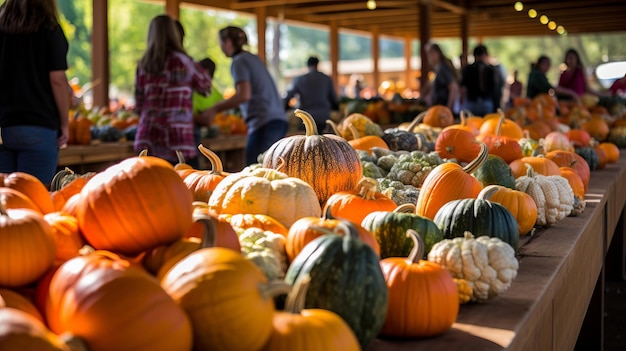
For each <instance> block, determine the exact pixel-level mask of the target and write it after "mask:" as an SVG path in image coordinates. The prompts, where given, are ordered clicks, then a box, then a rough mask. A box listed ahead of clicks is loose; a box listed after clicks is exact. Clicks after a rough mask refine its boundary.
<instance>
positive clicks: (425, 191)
mask: <svg viewBox="0 0 626 351" xmlns="http://www.w3.org/2000/svg"><path fill="white" fill-rule="evenodd" d="M479 145H480V148H481V150H480V153H479V154H478V156H477V157H476V158H475V159H474V160H473V161H472V162H470V163H468V164H467V166H465V167H461V166H460V165H458V164H456V163H452V162H446V163H442V164H440V165H438V166H437V167H435V168H434V169H433V170H432V171H431V172H430V173H429V174H428V176H426V179H424V183H423V184H422V187H421V190H420V193H419V195H418V197H417V204H416V208H415V213H416V214H418V215H420V216H423V217H426V218H429V219H431V220H432V219H434V218H435V215H436V214H437V211H439V209H440V208H441V207H442V206H443V205H445V204H446V203H448V202H449V201H452V200H457V199H464V198H475V197H476V196H478V193H480V190H481V189H482V185H481V184H480V182H479V181H478V179H476V178H474V177H473V176H472V175H471V174H472V172H474V171H475V170H476V169H478V168H479V167H480V166H481V165H482V164H483V163H484V162H485V161H486V160H487V157H488V156H489V153H488V151H487V146H486V145H485V144H483V143H480V144H479Z"/></svg>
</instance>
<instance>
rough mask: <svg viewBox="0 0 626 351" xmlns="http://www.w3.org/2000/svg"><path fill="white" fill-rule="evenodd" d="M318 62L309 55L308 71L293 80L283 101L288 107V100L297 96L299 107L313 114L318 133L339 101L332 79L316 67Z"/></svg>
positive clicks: (323, 127)
mask: <svg viewBox="0 0 626 351" xmlns="http://www.w3.org/2000/svg"><path fill="white" fill-rule="evenodd" d="M318 64H319V59H318V58H317V57H309V59H308V60H307V67H308V69H309V72H308V73H306V74H304V75H302V76H300V77H297V78H296V79H295V80H294V82H293V86H292V87H291V89H289V91H287V95H286V96H285V98H284V101H285V106H286V107H287V108H290V107H291V106H289V102H290V100H291V99H292V98H294V97H297V98H298V101H299V108H300V109H302V110H304V111H306V112H308V113H309V114H310V115H311V116H313V118H314V119H315V124H317V131H318V133H322V132H324V130H325V129H326V127H327V125H326V120H328V119H330V113H331V111H332V110H336V109H337V108H338V105H339V101H338V99H337V92H336V91H335V85H334V84H333V81H332V79H331V78H330V77H329V76H327V75H326V74H324V73H322V72H320V71H319V70H318V69H317V66H318ZM303 126H304V125H303Z"/></svg>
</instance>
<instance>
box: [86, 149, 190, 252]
mask: <svg viewBox="0 0 626 351" xmlns="http://www.w3.org/2000/svg"><path fill="white" fill-rule="evenodd" d="M192 202H193V196H192V193H191V191H190V190H189V189H188V188H187V186H185V184H184V183H183V181H182V179H181V178H180V176H179V175H178V174H177V173H176V171H175V170H174V167H172V165H171V164H170V163H169V162H167V161H165V160H163V159H160V158H157V157H153V156H139V157H131V158H128V159H126V160H124V161H122V162H120V163H118V164H116V165H113V166H111V167H109V168H107V169H106V170H104V171H103V172H101V173H99V174H97V175H95V176H94V177H93V178H91V179H90V180H89V182H87V184H85V186H84V187H83V189H82V190H81V192H80V197H79V199H78V204H77V209H76V211H77V213H76V218H77V219H78V225H79V227H80V230H81V232H82V233H83V235H84V236H85V239H86V240H87V241H88V242H89V244H91V245H92V246H93V247H94V248H96V249H104V250H112V251H115V252H119V253H123V254H125V255H128V256H134V255H137V254H139V253H141V252H143V251H145V250H148V249H151V248H153V247H156V246H159V245H163V244H169V243H171V242H174V241H175V240H177V239H180V238H182V237H183V236H184V235H185V233H186V232H187V231H188V230H189V227H190V226H191V223H192V210H193V207H192Z"/></svg>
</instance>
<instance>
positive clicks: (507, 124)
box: [478, 113, 524, 140]
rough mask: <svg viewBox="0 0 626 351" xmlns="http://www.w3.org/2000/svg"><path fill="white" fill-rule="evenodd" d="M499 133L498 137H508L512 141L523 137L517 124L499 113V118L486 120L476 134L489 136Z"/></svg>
mask: <svg viewBox="0 0 626 351" xmlns="http://www.w3.org/2000/svg"><path fill="white" fill-rule="evenodd" d="M498 130H499V131H500V134H499V135H503V136H507V137H510V138H512V139H514V140H519V139H521V138H523V137H524V131H523V130H522V127H520V126H519V124H517V123H515V122H514V121H512V120H510V119H507V118H506V117H505V116H504V113H501V115H500V117H499V118H490V119H486V120H485V121H484V122H483V124H482V125H481V126H480V130H479V131H478V134H479V135H480V134H483V135H484V134H491V135H496V133H498Z"/></svg>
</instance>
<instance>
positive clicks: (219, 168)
mask: <svg viewBox="0 0 626 351" xmlns="http://www.w3.org/2000/svg"><path fill="white" fill-rule="evenodd" d="M198 150H200V153H201V154H202V155H204V157H206V158H207V159H208V160H209V163H210V164H211V173H213V174H218V175H220V174H222V172H224V165H223V164H222V160H220V158H219V156H217V154H216V153H215V152H213V151H211V150H210V149H209V148H207V147H205V146H204V145H202V144H200V145H198Z"/></svg>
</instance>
